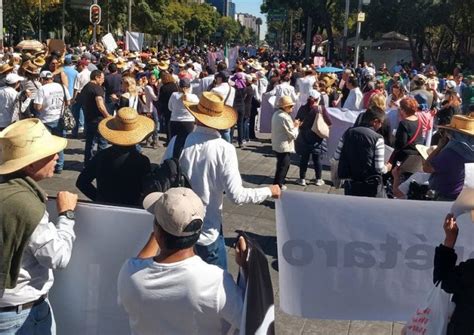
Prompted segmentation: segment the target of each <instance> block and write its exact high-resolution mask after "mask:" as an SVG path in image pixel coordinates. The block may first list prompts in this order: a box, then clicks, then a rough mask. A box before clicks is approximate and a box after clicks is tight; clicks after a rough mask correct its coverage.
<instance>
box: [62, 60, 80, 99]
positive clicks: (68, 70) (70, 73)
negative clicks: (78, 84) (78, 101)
mask: <svg viewBox="0 0 474 335" xmlns="http://www.w3.org/2000/svg"><path fill="white" fill-rule="evenodd" d="M64 73H65V74H66V76H67V82H68V87H67V89H68V91H69V95H70V96H71V97H73V95H74V82H75V81H76V77H77V74H78V73H79V72H77V71H76V69H75V68H74V65H67V66H65V67H64Z"/></svg>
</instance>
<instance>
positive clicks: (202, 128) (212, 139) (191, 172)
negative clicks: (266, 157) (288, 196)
mask: <svg viewBox="0 0 474 335" xmlns="http://www.w3.org/2000/svg"><path fill="white" fill-rule="evenodd" d="M184 105H185V106H186V107H187V108H188V110H189V112H191V114H193V115H194V117H195V118H196V129H195V130H194V132H192V133H191V134H189V135H188V137H187V138H186V142H185V144H184V148H183V151H182V154H181V158H180V159H179V163H180V165H181V169H182V172H183V174H184V175H185V176H186V177H187V178H188V179H189V181H190V183H191V187H192V189H193V191H194V192H196V194H197V195H198V196H199V197H200V198H201V200H202V202H203V204H204V207H205V213H206V215H205V217H204V226H203V230H202V233H201V236H200V238H199V240H198V242H197V243H196V253H197V255H199V256H200V257H201V258H202V259H203V260H204V261H205V262H207V263H209V264H215V265H217V266H219V267H220V268H222V269H227V256H226V250H225V243H224V236H223V233H222V203H223V194H224V193H225V195H226V196H227V197H228V198H229V199H230V200H231V201H232V202H234V203H237V204H242V203H259V202H262V201H264V200H265V199H267V198H269V197H271V196H273V197H278V196H279V195H280V187H279V186H278V185H273V186H270V187H260V188H256V189H252V188H245V187H243V185H242V178H241V177H240V172H239V167H238V161H237V153H236V150H235V148H234V146H233V145H231V144H230V143H228V142H227V141H225V140H224V139H222V137H221V135H220V133H219V130H222V129H229V128H230V127H232V126H233V125H234V124H235V123H236V122H237V115H236V113H235V111H234V110H233V109H232V108H231V107H229V106H226V105H225V104H224V99H223V98H222V97H221V96H220V95H218V94H215V93H212V92H204V93H203V94H202V96H201V98H200V100H199V104H198V105H192V104H189V103H187V102H185V104H184ZM175 140H176V137H175V138H174V139H173V140H172V141H171V142H170V145H169V146H168V148H167V149H166V152H165V154H164V156H163V160H164V159H168V158H171V157H172V156H173V149H174V145H175Z"/></svg>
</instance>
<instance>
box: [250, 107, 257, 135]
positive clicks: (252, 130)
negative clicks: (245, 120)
mask: <svg viewBox="0 0 474 335" xmlns="http://www.w3.org/2000/svg"><path fill="white" fill-rule="evenodd" d="M257 108H258V107H257V106H256V105H255V104H254V103H252V110H251V112H250V120H249V137H250V139H251V140H255V139H257V136H256V135H255V121H256V119H257V115H258V109H257Z"/></svg>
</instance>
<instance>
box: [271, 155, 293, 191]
mask: <svg viewBox="0 0 474 335" xmlns="http://www.w3.org/2000/svg"><path fill="white" fill-rule="evenodd" d="M276 157H277V165H276V172H275V179H274V180H273V184H275V185H280V187H281V186H283V184H284V183H285V178H286V174H287V173H288V169H289V168H290V162H291V160H290V153H289V152H277V153H276Z"/></svg>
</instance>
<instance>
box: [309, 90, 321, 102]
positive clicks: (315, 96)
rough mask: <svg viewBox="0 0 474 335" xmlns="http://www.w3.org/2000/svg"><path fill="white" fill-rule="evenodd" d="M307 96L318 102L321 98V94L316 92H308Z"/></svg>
mask: <svg viewBox="0 0 474 335" xmlns="http://www.w3.org/2000/svg"><path fill="white" fill-rule="evenodd" d="M309 96H310V97H311V98H313V99H315V100H318V99H319V98H320V97H321V93H319V92H318V91H316V90H309Z"/></svg>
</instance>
